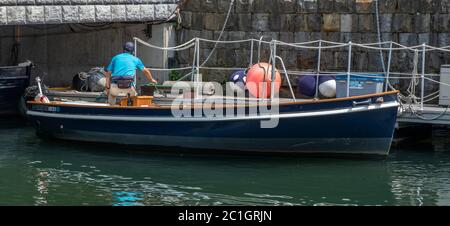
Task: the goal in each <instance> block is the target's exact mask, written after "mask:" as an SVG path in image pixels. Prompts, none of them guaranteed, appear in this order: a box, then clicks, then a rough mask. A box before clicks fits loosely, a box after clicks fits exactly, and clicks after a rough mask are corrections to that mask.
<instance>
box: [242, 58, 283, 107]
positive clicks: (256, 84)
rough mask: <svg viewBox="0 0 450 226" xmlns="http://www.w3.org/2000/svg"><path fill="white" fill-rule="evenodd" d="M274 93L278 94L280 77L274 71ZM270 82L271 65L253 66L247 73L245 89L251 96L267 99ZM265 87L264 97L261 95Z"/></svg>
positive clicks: (278, 73) (260, 64)
mask: <svg viewBox="0 0 450 226" xmlns="http://www.w3.org/2000/svg"><path fill="white" fill-rule="evenodd" d="M275 71H276V75H275V93H279V92H280V87H281V75H280V72H278V70H277V69H275ZM271 82H272V65H271V64H268V63H259V64H255V65H253V66H252V67H251V68H250V69H249V70H248V72H247V89H248V91H249V92H250V94H251V95H253V96H254V97H257V98H269V97H270V87H271ZM264 87H266V92H265V97H264V94H263V91H264Z"/></svg>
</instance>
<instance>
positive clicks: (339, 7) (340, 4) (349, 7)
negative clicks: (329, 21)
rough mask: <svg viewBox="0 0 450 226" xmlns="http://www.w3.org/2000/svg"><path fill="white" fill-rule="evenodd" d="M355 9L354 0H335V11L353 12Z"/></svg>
mask: <svg viewBox="0 0 450 226" xmlns="http://www.w3.org/2000/svg"><path fill="white" fill-rule="evenodd" d="M354 11H355V8H354V4H352V0H334V12H335V13H353V12H354Z"/></svg>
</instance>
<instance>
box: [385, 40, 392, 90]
mask: <svg viewBox="0 0 450 226" xmlns="http://www.w3.org/2000/svg"><path fill="white" fill-rule="evenodd" d="M391 62H392V41H391V44H390V45H389V56H388V66H387V69H386V88H385V90H384V91H385V92H387V91H388V88H389V83H390V82H389V77H390V76H391Z"/></svg>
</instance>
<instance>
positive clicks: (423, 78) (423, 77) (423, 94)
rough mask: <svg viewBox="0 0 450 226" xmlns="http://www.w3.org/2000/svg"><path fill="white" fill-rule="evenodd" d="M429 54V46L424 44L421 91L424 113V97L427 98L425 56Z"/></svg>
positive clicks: (421, 105) (421, 107) (421, 106)
mask: <svg viewBox="0 0 450 226" xmlns="http://www.w3.org/2000/svg"><path fill="white" fill-rule="evenodd" d="M426 53H427V46H426V44H425V43H423V44H422V76H421V77H422V79H421V80H422V84H421V91H420V98H421V101H420V110H421V111H423V105H424V101H425V100H424V97H425V63H426V62H425V61H426V59H425V56H426Z"/></svg>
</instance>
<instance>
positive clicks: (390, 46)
mask: <svg viewBox="0 0 450 226" xmlns="http://www.w3.org/2000/svg"><path fill="white" fill-rule="evenodd" d="M134 40H135V43H136V44H140V45H143V46H145V47H148V48H152V49H158V50H163V51H177V52H179V51H190V50H191V49H192V48H194V56H193V59H192V65H190V66H189V67H180V68H170V69H163V68H150V69H151V70H158V71H174V70H176V71H185V70H191V72H189V73H187V74H186V75H184V76H183V77H182V78H181V79H180V80H183V79H186V78H187V77H189V76H191V80H192V81H198V79H199V76H200V70H233V71H234V70H245V69H246V68H239V67H208V66H206V63H207V60H209V59H210V57H211V55H212V54H213V53H214V51H215V49H216V48H217V46H218V45H219V44H221V45H236V44H246V43H247V44H249V45H250V56H249V62H250V63H249V65H250V66H251V65H253V63H254V61H253V60H254V56H253V54H254V53H253V52H254V49H255V47H254V45H255V43H257V44H258V49H257V54H258V55H257V63H259V62H261V51H262V45H269V49H270V56H269V63H272V62H276V61H277V60H278V61H280V62H281V64H282V67H283V71H284V74H285V77H286V79H287V80H288V85H289V88H290V91H291V94H292V96H293V99H296V97H295V94H294V92H293V88H292V85H291V83H290V78H289V75H301V74H302V73H303V74H304V73H308V74H311V71H308V72H302V71H293V70H287V69H286V67H285V64H284V62H283V59H282V58H281V57H280V56H279V55H277V49H278V47H289V48H291V49H299V50H317V51H318V54H317V56H318V57H317V68H316V71H315V73H314V75H315V76H316V83H317V84H316V89H318V83H319V79H320V76H323V75H324V74H326V75H333V74H346V75H347V91H346V94H347V96H350V81H351V77H366V78H372V77H376V78H383V79H385V80H386V86H385V87H384V90H385V91H388V90H389V89H393V87H392V86H391V83H390V80H391V79H411V80H412V83H413V80H415V79H417V76H418V75H419V74H418V71H417V68H418V66H419V65H418V63H419V62H416V61H418V56H419V55H421V56H422V62H421V69H422V70H421V73H420V89H421V91H420V97H417V96H416V93H415V86H416V85H417V84H413V85H412V86H414V89H412V90H413V91H414V92H411V93H408V95H409V96H408V97H409V98H410V99H412V100H414V101H417V102H418V103H419V104H420V108H421V110H423V108H424V104H425V103H426V102H427V101H430V99H431V100H433V99H436V96H434V97H431V98H429V97H430V96H429V95H428V96H425V82H426V81H429V82H433V83H437V84H443V85H446V86H450V84H446V83H442V82H440V81H437V80H435V79H432V77H439V76H440V75H439V74H427V73H426V60H427V59H426V53H427V52H432V51H440V52H444V53H446V54H449V53H450V46H446V47H433V46H429V45H427V44H422V45H417V46H405V45H402V44H399V43H396V42H393V41H387V42H381V43H365V44H361V43H353V42H348V43H340V42H331V41H326V40H315V41H308V42H301V43H286V42H282V41H278V40H271V41H265V40H264V37H261V38H260V39H259V40H258V39H246V40H232V41H220V40H208V39H203V38H193V39H191V40H190V41H188V42H186V43H184V44H181V45H179V46H174V47H159V46H155V45H152V44H150V43H147V42H145V41H143V40H141V39H139V38H134ZM203 43H206V44H208V43H214V49H213V50H212V51H211V53H210V55H209V56H207V57H206V59H207V60H205V61H204V62H203V63H201V62H200V58H201V57H200V49H201V44H203ZM137 48H138V45H136V52H137ZM338 48H341V49H342V48H345V49H347V51H348V62H347V63H348V64H347V70H346V71H345V72H336V71H334V72H332V71H328V72H327V71H322V69H321V61H322V60H323V59H322V50H329V49H338ZM355 48H362V49H366V50H378V51H381V52H383V51H387V52H388V54H387V55H388V59H387V68H385V69H383V70H386V71H383V72H357V74H355V73H354V72H352V65H353V62H352V56H353V53H354V51H355ZM394 51H408V52H411V53H414V54H415V62H414V65H413V67H414V69H413V72H412V73H404V72H393V71H392V66H393V65H392V60H393V53H394ZM230 57H232V56H230ZM383 60H384V59H383ZM383 64H384V62H383ZM273 65H276V64H273ZM272 70H273V73H272V76H275V73H274V71H275V67H272ZM313 72H314V71H313ZM374 73H377V74H383V76H373V74H374ZM405 76H409V77H405ZM272 79H274V78H272ZM273 89H274V86H273V83H272V86H271V90H272V91H273ZM316 91H317V90H316ZM271 93H272V94H273V93H274V92H271ZM317 93H318V92H316V95H317ZM263 96H264V95H263ZM316 97H317V96H316ZM271 98H273V96H271ZM405 98H406V97H405ZM426 99H428V100H426Z"/></svg>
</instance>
